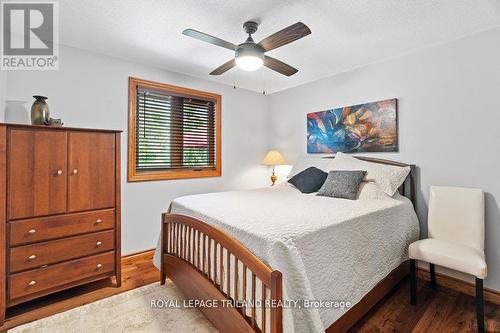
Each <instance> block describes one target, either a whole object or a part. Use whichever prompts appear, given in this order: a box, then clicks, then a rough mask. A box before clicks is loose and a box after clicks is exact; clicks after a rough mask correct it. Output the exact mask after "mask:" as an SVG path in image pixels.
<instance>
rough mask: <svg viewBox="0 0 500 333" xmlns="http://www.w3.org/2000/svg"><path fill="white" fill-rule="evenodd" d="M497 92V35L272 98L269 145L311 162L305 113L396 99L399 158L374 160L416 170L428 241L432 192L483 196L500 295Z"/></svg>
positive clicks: (493, 278)
mask: <svg viewBox="0 0 500 333" xmlns="http://www.w3.org/2000/svg"><path fill="white" fill-rule="evenodd" d="M367 52H369V50H367ZM332 56H335V55H332ZM499 92H500V29H495V30H490V31H488V32H484V33H481V34H477V35H474V36H470V37H466V38H463V39H460V40H456V41H453V42H451V43H448V44H445V45H440V46H437V47H433V48H430V49H426V50H422V51H420V52H417V53H413V54H409V55H406V56H403V57H399V58H396V59H392V60H388V61H384V62H380V63H377V64H372V65H369V66H366V67H363V68H359V69H355V70H352V71H349V72H346V73H343V74H339V75H336V76H332V77H329V78H326V79H322V80H319V81H316V82H313V83H309V84H305V85H302V86H299V87H296V88H292V89H289V90H286V91H283V92H279V93H275V94H272V95H270V96H269V97H268V98H269V112H270V120H269V123H270V124H272V127H271V130H270V131H269V145H270V147H272V148H277V149H279V150H281V151H282V152H283V153H284V155H285V157H287V158H288V159H290V160H292V161H293V160H294V159H295V158H296V157H297V156H299V155H302V154H306V113H309V112H315V111H321V110H325V109H330V108H332V107H339V106H347V105H354V104H359V103H363V102H370V101H376V100H380V99H385V98H392V97H397V98H398V99H399V133H400V134H399V135H400V136H399V138H400V152H399V153H395V154H380V155H376V154H375V156H381V155H384V156H385V157H387V158H391V159H394V160H400V161H404V162H410V163H415V164H416V165H417V166H418V167H419V173H420V174H419V192H418V199H419V202H418V212H419V216H420V220H421V223H422V226H423V231H424V234H425V232H426V231H425V230H426V228H425V223H426V214H427V198H428V193H429V186H430V185H456V186H469V187H479V188H482V189H484V191H485V192H486V255H487V261H488V265H489V267H488V270H489V277H488V279H487V281H486V285H487V286H489V287H491V288H494V289H496V290H500V212H499V201H500V177H499V174H498V172H499V170H500V153H499V152H500V149H499V146H500V137H499V133H500V129H499V124H500V102H499V100H500V99H499V98H500V97H499Z"/></svg>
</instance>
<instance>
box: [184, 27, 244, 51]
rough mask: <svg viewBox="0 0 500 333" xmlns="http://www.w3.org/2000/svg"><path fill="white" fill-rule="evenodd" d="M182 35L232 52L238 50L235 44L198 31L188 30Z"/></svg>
mask: <svg viewBox="0 0 500 333" xmlns="http://www.w3.org/2000/svg"><path fill="white" fill-rule="evenodd" d="M182 34H183V35H186V36H189V37H193V38H196V39H198V40H201V41H204V42H207V43H210V44H214V45H217V46H221V47H224V48H226V49H229V50H232V51H236V48H237V46H236V45H234V44H233V43H230V42H228V41H225V40H223V39H220V38H217V37H214V36H211V35H208V34H206V33H203V32H200V31H198V30H194V29H186V30H184V31H183V32H182Z"/></svg>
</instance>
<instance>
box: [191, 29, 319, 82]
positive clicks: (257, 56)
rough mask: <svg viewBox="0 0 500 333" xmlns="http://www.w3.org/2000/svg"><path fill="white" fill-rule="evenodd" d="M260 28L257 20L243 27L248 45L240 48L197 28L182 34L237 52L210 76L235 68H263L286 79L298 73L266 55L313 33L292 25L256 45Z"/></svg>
mask: <svg viewBox="0 0 500 333" xmlns="http://www.w3.org/2000/svg"><path fill="white" fill-rule="evenodd" d="M258 26H259V24H258V23H257V22H254V21H248V22H245V23H244V24H243V29H244V30H245V32H246V33H247V34H248V38H247V40H246V41H245V42H243V43H241V44H239V45H235V44H233V43H230V42H227V41H225V40H223V39H220V38H217V37H214V36H211V35H208V34H206V33H203V32H200V31H197V30H194V29H186V30H184V31H183V32H182V33H183V34H184V35H186V36H189V37H193V38H196V39H199V40H201V41H204V42H207V43H210V44H214V45H217V46H221V47H224V48H226V49H229V50H231V51H234V59H231V60H229V61H228V62H226V63H225V64H223V65H221V66H219V67H217V68H216V69H215V70H213V71H212V72H211V73H210V75H221V74H223V73H225V72H226V71H228V70H230V69H231V68H233V67H235V66H238V67H239V68H241V69H243V70H246V71H255V70H257V69H259V68H260V67H261V66H262V65H264V66H266V67H268V68H270V69H272V70H274V71H276V72H278V73H281V74H283V75H286V76H290V75H293V74H295V73H297V72H298V70H297V69H296V68H293V67H292V66H290V65H287V64H285V63H284V62H282V61H280V60H278V59H274V58H272V57H270V56H267V55H265V53H266V52H267V51H271V50H274V49H276V48H278V47H280V46H283V45H286V44H289V43H291V42H294V41H296V40H297V39H300V38H302V37H305V36H307V35H309V34H310V33H311V30H310V29H309V28H308V27H307V25H305V24H304V23H302V22H298V23H295V24H292V25H291V26H289V27H287V28H284V29H282V30H280V31H278V32H276V33H274V34H272V35H271V36H268V37H266V38H264V39H263V40H261V41H260V42H259V43H255V42H254V40H253V39H252V34H254V33H255V32H256V31H257V28H258Z"/></svg>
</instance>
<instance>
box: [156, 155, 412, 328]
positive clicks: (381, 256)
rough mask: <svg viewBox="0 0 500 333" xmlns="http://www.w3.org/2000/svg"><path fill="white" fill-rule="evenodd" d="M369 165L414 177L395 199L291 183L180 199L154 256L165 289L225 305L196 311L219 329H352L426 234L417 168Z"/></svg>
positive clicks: (398, 277)
mask: <svg viewBox="0 0 500 333" xmlns="http://www.w3.org/2000/svg"><path fill="white" fill-rule="evenodd" d="M363 160H364V161H368V162H370V163H379V164H385V165H396V166H401V167H403V166H408V167H410V172H409V175H408V177H407V179H406V180H405V181H404V182H403V184H402V185H401V187H400V189H399V192H398V193H396V194H395V195H394V196H393V197H389V196H386V197H381V198H378V197H377V198H371V197H370V198H360V199H358V200H344V199H336V198H328V197H318V196H316V195H314V194H302V193H300V192H299V191H297V190H296V189H295V188H293V187H291V186H290V185H288V184H286V183H285V184H282V185H280V186H277V187H271V188H266V189H257V190H248V191H231V192H219V193H209V194H201V195H193V196H186V197H182V198H178V199H176V200H174V201H173V202H172V203H171V207H170V210H169V212H168V213H165V214H163V216H162V237H161V242H160V246H159V247H158V249H157V253H156V255H155V260H156V264H159V266H160V268H161V279H162V283H164V281H165V278H166V277H167V276H168V277H169V278H170V279H171V280H172V281H173V282H174V283H175V284H176V285H177V286H178V287H179V288H180V289H181V290H182V291H183V293H184V294H185V296H186V297H187V298H188V299H197V300H219V301H220V302H219V303H218V304H217V305H216V306H213V304H211V305H212V306H206V304H204V303H200V306H199V308H200V310H201V311H202V312H203V313H204V314H205V316H206V317H207V318H208V319H209V320H210V321H211V322H212V323H213V324H214V326H215V327H217V328H218V329H219V330H220V331H221V332H271V333H279V332H283V331H284V332H287V333H288V332H290V333H294V332H295V333H306V332H325V331H326V332H344V331H346V330H347V329H348V328H349V327H350V326H351V325H352V324H354V323H355V322H356V321H357V320H358V319H359V318H360V317H361V316H363V315H364V314H365V313H366V312H367V311H368V310H369V309H370V307H371V306H373V305H374V304H375V303H376V302H377V301H378V300H380V298H382V297H383V296H384V295H385V294H386V293H387V292H389V291H390V289H391V288H392V287H393V286H394V285H395V284H397V283H398V282H399V281H400V280H401V279H402V278H403V277H404V276H405V275H406V274H407V273H408V264H407V259H408V257H407V249H408V245H409V244H410V243H411V242H413V241H415V240H416V239H418V234H419V228H418V220H417V217H416V214H415V211H414V204H415V167H414V166H413V165H406V164H402V163H399V162H393V161H387V160H380V159H373V158H363ZM227 300H229V302H227ZM244 300H245V301H244ZM259 302H260V303H262V304H266V306H261V305H262V304H260V303H259Z"/></svg>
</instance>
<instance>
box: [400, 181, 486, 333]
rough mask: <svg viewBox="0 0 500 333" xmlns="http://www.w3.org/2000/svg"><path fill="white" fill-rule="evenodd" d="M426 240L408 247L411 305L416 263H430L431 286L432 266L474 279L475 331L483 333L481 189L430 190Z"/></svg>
mask: <svg viewBox="0 0 500 333" xmlns="http://www.w3.org/2000/svg"><path fill="white" fill-rule="evenodd" d="M428 234H429V238H427V239H422V240H419V241H416V242H414V243H412V244H411V245H410V248H409V256H410V269H411V304H416V302H417V269H416V261H417V260H422V261H425V262H428V263H430V273H431V283H432V286H433V288H436V273H435V270H434V265H438V266H443V267H448V268H451V269H453V270H456V271H460V272H463V273H467V274H471V275H474V276H475V277H476V315H477V328H478V331H479V332H484V299H483V279H484V278H485V277H486V273H487V271H486V261H485V257H484V193H483V191H482V190H480V189H473V188H461V187H443V186H433V187H431V195H430V199H429V215H428Z"/></svg>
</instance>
